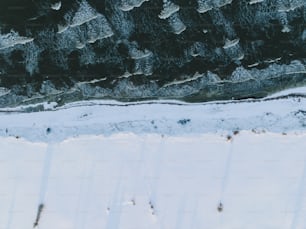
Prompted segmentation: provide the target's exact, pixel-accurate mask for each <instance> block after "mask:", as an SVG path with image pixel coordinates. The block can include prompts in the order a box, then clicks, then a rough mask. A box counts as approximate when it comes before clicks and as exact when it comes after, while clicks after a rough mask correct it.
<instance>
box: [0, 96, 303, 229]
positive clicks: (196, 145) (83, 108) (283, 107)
mask: <svg viewBox="0 0 306 229" xmlns="http://www.w3.org/2000/svg"><path fill="white" fill-rule="evenodd" d="M163 103H164V104H162V103H158V102H152V103H149V104H148V103H138V104H133V105H129V106H127V105H126V104H122V103H117V102H112V101H108V102H99V101H89V102H81V103H73V104H69V105H66V106H64V107H61V108H54V109H53V110H50V111H45V112H37V113H22V112H18V111H17V110H18V109H17V110H16V109H15V111H13V109H7V110H6V111H4V110H2V112H1V113H0V182H1V186H0V203H1V204H0V229H19V228H21V229H23V228H25V229H27V228H33V225H34V223H35V222H37V224H38V226H37V228H40V229H51V228H52V229H54V228H56V229H68V228H69V229H70V228H71V229H85V228H86V229H87V228H88V229H98V228H106V229H115V228H121V229H146V228H148V229H153V228H154V229H155V228H158V229H159V228H162V229H186V228H188V229H198V228H204V229H206V228H207V229H215V228H243V229H244V228H265V229H270V228H271V229H272V228H275V229H282V228H288V229H289V228H290V229H293V228H297V229H298V228H305V227H306V220H305V217H304V215H305V214H306V200H305V191H306V189H305V188H306V180H305V178H306V177H305V176H306V164H305V162H306V160H305V159H306V150H305V149H306V141H305V140H306V131H305V129H306V110H305V108H306V99H305V98H303V97H302V96H301V97H289V98H279V99H275V100H273V99H272V100H266V101H264V100H263V101H252V100H247V101H241V102H235V103H233V102H219V103H206V104H184V103H178V102H173V101H168V102H167V101H165V102H163ZM9 110H10V111H11V112H8V111H9ZM220 203H221V204H222V205H223V206H222V209H219V210H218V206H219V204H220ZM41 204H42V205H41ZM39 205H41V207H42V211H39V210H38V209H39Z"/></svg>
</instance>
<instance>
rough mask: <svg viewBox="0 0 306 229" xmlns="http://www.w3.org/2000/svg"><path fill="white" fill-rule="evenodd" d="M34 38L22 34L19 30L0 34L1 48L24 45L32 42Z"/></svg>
mask: <svg viewBox="0 0 306 229" xmlns="http://www.w3.org/2000/svg"><path fill="white" fill-rule="evenodd" d="M33 40H34V38H30V37H23V36H20V35H19V33H18V32H15V31H13V30H12V31H11V32H10V33H7V34H0V50H3V49H7V48H11V47H14V46H15V45H24V44H26V43H29V42H32V41H33Z"/></svg>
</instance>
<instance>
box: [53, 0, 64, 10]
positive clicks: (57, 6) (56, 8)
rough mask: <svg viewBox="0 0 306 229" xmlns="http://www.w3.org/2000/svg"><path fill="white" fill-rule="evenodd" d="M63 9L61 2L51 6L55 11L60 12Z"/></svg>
mask: <svg viewBox="0 0 306 229" xmlns="http://www.w3.org/2000/svg"><path fill="white" fill-rule="evenodd" d="M61 7H62V2H61V1H59V2H56V3H54V4H52V5H51V9H53V10H60V9H61Z"/></svg>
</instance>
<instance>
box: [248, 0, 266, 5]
mask: <svg viewBox="0 0 306 229" xmlns="http://www.w3.org/2000/svg"><path fill="white" fill-rule="evenodd" d="M263 1H264V0H250V2H249V4H250V5H252V4H256V3H261V2H263Z"/></svg>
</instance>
